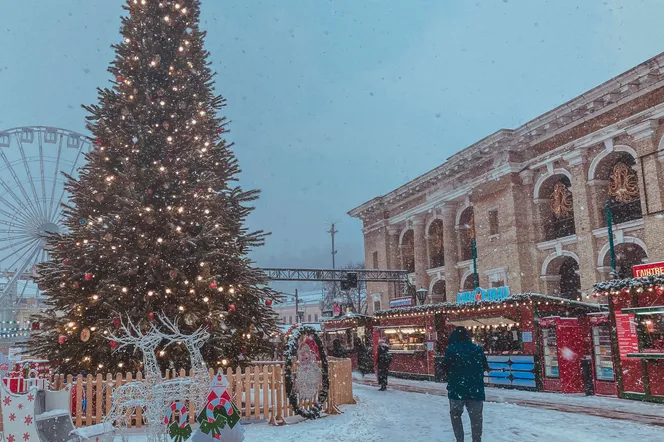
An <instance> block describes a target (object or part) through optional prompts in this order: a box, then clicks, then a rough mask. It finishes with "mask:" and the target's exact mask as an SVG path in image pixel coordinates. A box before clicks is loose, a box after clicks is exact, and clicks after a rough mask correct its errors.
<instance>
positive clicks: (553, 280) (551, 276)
mask: <svg viewBox="0 0 664 442" xmlns="http://www.w3.org/2000/svg"><path fill="white" fill-rule="evenodd" d="M542 267H543V268H542V279H543V280H544V281H545V283H546V290H545V292H546V294H547V295H549V296H557V297H561V298H566V299H572V300H577V299H579V298H580V297H581V277H580V276H579V261H578V257H577V256H576V255H575V254H574V253H572V252H569V251H564V252H563V254H562V255H557V254H552V255H551V256H549V257H548V258H547V259H546V260H545V262H544V264H543V265H542Z"/></svg>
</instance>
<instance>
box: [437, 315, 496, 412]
mask: <svg viewBox="0 0 664 442" xmlns="http://www.w3.org/2000/svg"><path fill="white" fill-rule="evenodd" d="M443 365H444V367H445V369H446V370H447V377H448V381H447V396H448V397H449V398H450V399H468V400H476V401H483V400H485V396H484V371H485V370H488V367H489V365H488V363H487V360H486V355H485V354H484V351H483V350H482V347H480V346H479V345H475V344H473V342H472V340H471V339H470V335H469V334H468V331H467V330H466V329H465V328H463V327H457V328H455V329H454V331H453V332H452V333H451V334H450V337H449V340H448V345H447V351H446V352H445V357H444V358H443Z"/></svg>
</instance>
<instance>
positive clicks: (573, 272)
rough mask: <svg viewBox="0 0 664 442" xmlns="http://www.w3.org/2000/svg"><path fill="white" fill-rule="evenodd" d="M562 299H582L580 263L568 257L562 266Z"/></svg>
mask: <svg viewBox="0 0 664 442" xmlns="http://www.w3.org/2000/svg"><path fill="white" fill-rule="evenodd" d="M559 274H560V297H561V298H566V299H572V300H576V299H579V298H580V297H581V277H580V276H579V263H578V262H576V260H575V259H574V258H570V257H566V259H565V260H564V261H563V263H562V264H561V265H560V270H559Z"/></svg>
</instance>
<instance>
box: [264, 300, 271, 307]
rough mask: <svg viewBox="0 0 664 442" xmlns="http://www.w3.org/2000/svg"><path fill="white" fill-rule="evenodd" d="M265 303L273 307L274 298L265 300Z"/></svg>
mask: <svg viewBox="0 0 664 442" xmlns="http://www.w3.org/2000/svg"><path fill="white" fill-rule="evenodd" d="M265 305H267V306H268V307H272V300H271V299H266V300H265Z"/></svg>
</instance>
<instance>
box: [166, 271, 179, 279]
mask: <svg viewBox="0 0 664 442" xmlns="http://www.w3.org/2000/svg"><path fill="white" fill-rule="evenodd" d="M168 276H170V277H171V279H175V278H177V277H178V271H177V270H171V271H170V272H168Z"/></svg>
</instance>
